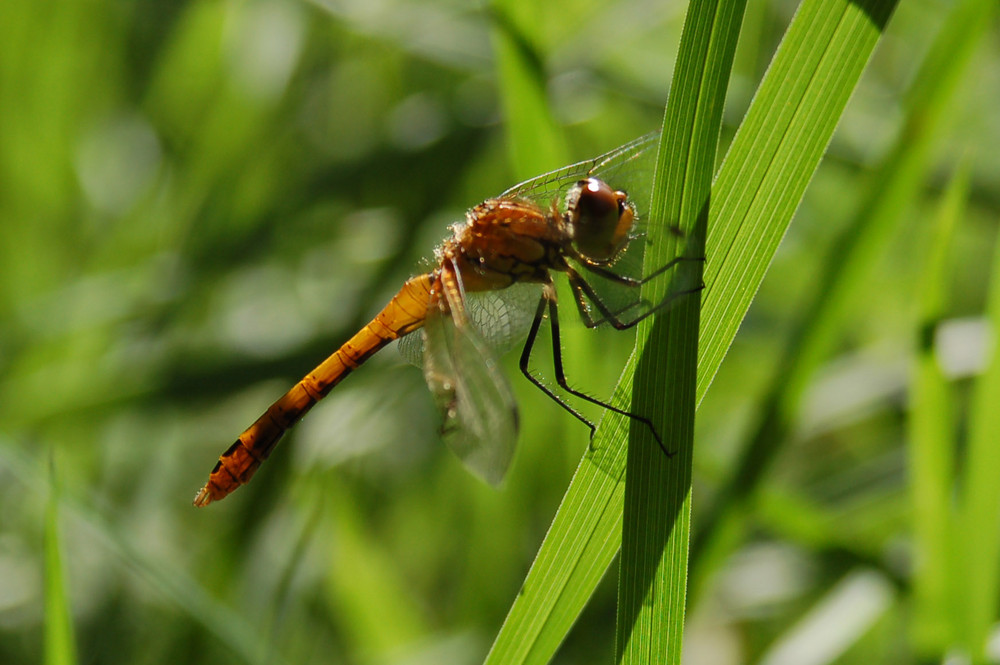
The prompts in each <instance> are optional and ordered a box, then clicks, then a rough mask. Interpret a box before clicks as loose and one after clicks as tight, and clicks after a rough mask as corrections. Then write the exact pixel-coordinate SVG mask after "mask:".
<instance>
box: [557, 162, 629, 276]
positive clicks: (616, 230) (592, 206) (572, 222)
mask: <svg viewBox="0 0 1000 665" xmlns="http://www.w3.org/2000/svg"><path fill="white" fill-rule="evenodd" d="M566 221H567V223H568V225H569V229H570V234H571V236H572V238H573V246H574V248H575V249H576V251H577V252H579V253H580V255H581V256H582V257H584V258H586V259H588V260H590V261H594V262H595V263H610V262H612V261H614V260H615V258H616V257H617V256H618V254H619V253H620V252H621V251H622V250H623V249H625V247H626V246H627V245H628V242H629V240H631V235H630V232H631V231H632V224H633V222H634V221H635V206H633V205H632V203H631V202H630V201H629V200H628V194H626V193H625V192H622V191H616V190H614V189H611V187H610V186H609V185H608V184H607V183H606V182H604V181H603V180H598V179H597V178H586V179H584V180H580V181H579V182H577V183H576V184H575V185H573V187H571V188H570V190H569V192H568V193H567V195H566Z"/></svg>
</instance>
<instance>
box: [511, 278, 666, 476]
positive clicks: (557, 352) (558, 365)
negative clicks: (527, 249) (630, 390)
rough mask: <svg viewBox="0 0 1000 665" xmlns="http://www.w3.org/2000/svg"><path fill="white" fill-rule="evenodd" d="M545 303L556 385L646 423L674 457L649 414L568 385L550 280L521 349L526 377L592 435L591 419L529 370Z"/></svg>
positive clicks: (521, 364)
mask: <svg viewBox="0 0 1000 665" xmlns="http://www.w3.org/2000/svg"><path fill="white" fill-rule="evenodd" d="M546 305H547V306H548V309H549V318H550V320H551V326H552V362H553V365H554V368H555V373H556V383H557V384H559V387H560V388H562V389H563V390H565V391H566V392H567V393H569V394H570V395H573V396H574V397H578V398H580V399H582V400H585V401H587V402H590V403H591V404H596V405H597V406H600V407H603V408H605V409H608V410H609V411H614V412H615V413H618V414H621V415H623V416H626V417H628V418H631V419H632V420H635V421H637V422H640V423H642V424H644V425H646V427H648V428H649V431H650V432H652V434H653V437H654V438H655V439H656V443H657V445H659V446H660V450H662V451H663V453H664V454H665V455H666V456H667V457H673V455H674V453H673V452H671V451H669V450H667V448H666V446H665V445H664V444H663V439H662V438H660V433H659V432H657V431H656V427H655V426H654V425H653V421H651V420H650V419H649V418H647V417H645V416H642V415H639V414H637V413H633V412H631V411H626V410H625V409H620V408H618V407H616V406H614V405H613V404H609V403H608V402H604V401H602V400H599V399H597V398H596V397H592V396H590V395H588V394H586V393H584V392H580V391H579V390H576V389H574V388H571V387H570V385H569V382H568V381H567V380H566V373H565V371H564V369H563V362H562V344H561V342H560V338H559V305H558V303H557V302H556V295H555V290H554V289H553V287H552V285H551V283H550V284H546V285H545V287H544V290H543V291H542V298H541V300H539V302H538V309H537V310H536V311H535V320H534V321H533V322H532V324H531V330H530V332H529V333H528V339H527V341H526V342H525V344H524V350H523V351H522V352H521V363H520V366H521V372H522V373H523V374H524V375H525V376H526V377H528V380H529V381H531V382H532V383H534V384H535V385H536V386H538V387H539V388H541V390H542V391H543V392H544V393H545V394H546V395H548V396H549V397H550V398H552V399H553V400H555V401H556V402H557V403H558V404H559V405H560V406H562V407H563V408H564V409H566V410H567V411H568V412H569V413H571V414H573V415H574V416H575V417H576V418H577V419H578V420H580V421H581V422H583V423H584V424H585V425H587V427H589V428H590V436H591V438H593V436H594V433H595V432H596V430H597V428H596V426H595V425H594V423H592V422H590V421H589V420H587V419H586V418H585V417H584V416H583V415H582V414H581V413H580V412H578V411H576V410H575V409H574V408H573V407H571V406H570V405H569V404H567V403H566V401H565V400H563V399H562V398H561V397H559V396H558V395H556V394H555V393H554V392H553V391H552V390H551V389H550V388H549V387H548V386H546V385H545V384H544V383H542V382H541V380H539V379H538V378H537V377H536V376H534V375H533V374H531V371H530V369H529V362H528V361H529V359H530V358H531V350H532V348H533V347H534V344H535V339H536V338H537V336H538V330H539V328H540V327H541V321H542V317H543V315H544V314H545V308H546Z"/></svg>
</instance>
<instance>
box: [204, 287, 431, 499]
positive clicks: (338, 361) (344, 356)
mask: <svg viewBox="0 0 1000 665" xmlns="http://www.w3.org/2000/svg"><path fill="white" fill-rule="evenodd" d="M434 280H435V277H434V275H433V274H432V273H427V274H424V275H418V276H417V277H413V278H411V279H410V280H408V281H407V282H406V283H405V284H403V288H401V289H400V290H399V293H397V294H396V295H395V296H393V298H392V300H390V301H389V304H387V305H386V306H385V307H384V308H383V309H382V311H381V312H379V313H378V315H377V316H376V317H375V318H374V319H372V320H371V321H370V322H369V323H368V325H366V326H365V327H364V328H362V329H361V330H360V331H358V332H357V334H355V335H354V336H353V337H352V338H351V339H349V340H348V341H347V342H345V343H344V344H343V346H341V347H340V348H339V349H337V350H336V351H335V352H334V353H333V354H332V355H331V356H330V357H329V358H327V359H326V360H324V361H323V362H322V363H320V365H319V366H318V367H316V369H314V370H313V371H311V372H309V374H307V375H306V376H305V377H303V378H302V380H301V381H299V382H298V383H296V384H295V385H294V386H292V388H291V389H290V390H289V391H288V392H286V393H285V394H284V395H282V396H281V397H280V398H278V400H277V401H275V402H274V404H272V405H271V406H269V407H268V409H267V411H265V412H264V413H263V414H262V415H261V416H260V418H258V419H257V420H256V421H255V422H254V424H252V425H250V427H248V428H247V429H246V430H245V431H244V432H243V433H242V434H240V437H239V438H238V439H236V441H235V442H234V443H233V445H231V446H230V447H229V449H228V450H226V452H224V453H223V454H222V456H221V457H219V461H218V462H217V463H216V464H215V468H214V469H212V473H211V474H210V475H209V478H208V482H207V483H205V486H204V487H202V488H201V491H200V492H198V494H197V496H196V497H195V499H194V504H195V505H196V506H207V505H208V504H209V503H211V502H213V501H218V500H219V499H222V498H223V497H225V496H226V495H228V494H229V493H230V492H232V491H233V490H235V489H236V488H237V487H239V486H240V485H243V484H245V483H247V482H248V481H249V480H250V478H251V477H252V476H253V474H254V472H255V471H257V467H259V466H260V465H261V462H263V461H264V460H266V459H267V457H268V456H269V455H270V454H271V451H272V450H273V449H274V446H275V445H277V443H278V441H279V440H280V439H281V437H282V435H283V434H284V433H285V432H286V431H288V429H289V428H291V427H292V426H293V425H295V423H297V422H298V421H299V420H300V419H301V418H302V417H303V416H304V415H305V414H306V413H308V412H309V409H311V408H312V407H313V405H314V404H315V403H316V402H318V401H319V400H321V399H323V397H325V396H326V395H327V394H328V393H329V392H330V391H331V390H332V389H333V387H334V386H336V385H337V384H338V383H340V382H341V381H342V380H343V379H344V377H346V376H347V375H348V374H350V373H351V371H353V370H355V369H357V368H358V367H359V366H361V364H362V363H364V362H365V361H366V360H368V359H369V358H370V357H372V356H373V355H374V354H375V353H376V352H377V351H379V349H381V348H382V347H384V346H385V345H386V344H388V343H389V342H391V341H392V340H394V339H397V338H399V337H402V336H403V335H407V334H409V333H411V332H413V331H415V330H417V329H419V328H420V327H421V326H423V324H424V320H425V318H426V316H427V307H428V305H429V303H430V299H431V289H432V285H433V283H434Z"/></svg>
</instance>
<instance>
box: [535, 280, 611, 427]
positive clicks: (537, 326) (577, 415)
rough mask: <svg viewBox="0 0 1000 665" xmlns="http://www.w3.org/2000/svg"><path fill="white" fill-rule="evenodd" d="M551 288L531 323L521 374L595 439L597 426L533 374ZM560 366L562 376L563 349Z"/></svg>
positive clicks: (542, 298)
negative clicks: (536, 342)
mask: <svg viewBox="0 0 1000 665" xmlns="http://www.w3.org/2000/svg"><path fill="white" fill-rule="evenodd" d="M551 288H552V287H551V284H546V285H545V290H544V291H543V292H542V297H541V298H540V299H539V300H538V308H537V309H536V310H535V318H534V320H533V321H532V322H531V329H530V330H529V331H528V338H527V339H526V340H525V342H524V349H523V350H522V351H521V360H520V362H519V365H520V368H521V373H522V374H524V376H525V377H526V378H527V379H528V381H531V382H532V383H533V384H535V386H536V387H537V388H538V389H539V390H541V391H542V392H543V393H545V394H546V395H548V396H549V398H550V399H551V400H552V401H554V402H555V403H556V404H558V405H559V406H561V407H562V408H563V409H565V410H566V411H567V412H568V413H570V414H571V415H572V416H573V417H574V418H576V419H577V420H579V421H580V422H582V423H583V424H584V425H586V426H587V427H589V428H590V437H591V438H593V437H594V432H595V431H596V430H597V426H596V425H594V423H592V422H590V421H589V420H587V418H586V417H585V416H584V415H583V414H582V413H580V412H579V411H577V410H576V409H574V408H573V407H572V406H570V405H569V404H568V403H567V402H566V400H564V399H563V398H562V397H560V396H559V395H557V394H556V393H555V392H553V390H552V389H551V388H549V387H548V386H547V385H545V384H544V383H543V382H542V380H541V379H539V378H538V377H537V376H535V375H534V374H532V373H531V367H530V360H531V351H532V349H534V348H535V340H536V339H537V338H538V330H539V329H540V328H541V326H542V319H543V318H544V317H545V309H546V307H548V306H549V302H550V300H549V294H548V292H549V291H550V290H551ZM552 302H553V304H555V303H554V301H552ZM554 343H555V345H556V346H558V342H554ZM558 366H559V369H558V370H557V372H558V373H559V374H560V375H561V374H562V367H561V349H560V364H559V365H558ZM564 380H565V377H564Z"/></svg>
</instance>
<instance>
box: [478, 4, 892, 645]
mask: <svg viewBox="0 0 1000 665" xmlns="http://www.w3.org/2000/svg"><path fill="white" fill-rule="evenodd" d="M894 7H895V3H894V2H890V1H888V0H881V1H878V0H871V1H869V2H865V3H848V2H845V1H843V0H839V1H838V0H808V1H807V2H805V3H803V5H802V7H801V8H800V10H799V12H798V14H797V15H796V18H795V20H794V21H793V22H792V25H791V26H790V27H789V30H788V33H787V35H786V37H785V39H784V41H783V42H782V45H781V47H780V48H779V50H778V53H777V54H776V56H775V59H774V61H773V63H772V66H771V68H770V69H769V71H768V74H767V76H766V77H765V80H764V82H763V83H762V84H761V87H760V89H759V90H758V93H757V95H756V97H755V99H754V102H753V103H752V104H751V108H750V110H749V111H748V113H747V118H746V120H745V121H744V123H743V125H742V126H741V128H740V131H739V132H738V133H737V136H736V137H735V138H734V140H733V143H732V145H731V147H730V150H729V153H728V156H727V158H726V160H725V162H724V164H723V166H722V169H721V171H720V174H719V176H718V177H717V178H716V182H715V184H714V186H713V189H712V209H711V210H710V212H709V216H710V219H709V229H710V230H711V234H710V235H709V236H708V241H707V242H708V244H707V248H706V253H705V255H706V257H708V262H707V264H706V266H705V270H706V278H705V281H706V284H707V288H706V291H705V293H704V296H703V298H704V300H703V306H702V312H701V322H700V331H701V332H700V336H699V363H698V391H697V399H698V401H700V400H701V399H702V398H703V397H704V394H705V392H706V391H707V389H708V385H709V384H710V383H711V378H712V377H713V376H714V375H715V373H716V371H717V370H718V366H719V364H720V363H721V361H722V358H723V356H724V355H725V351H726V349H728V347H729V345H730V344H731V342H732V339H733V336H734V335H735V333H736V329H737V328H738V327H739V323H740V321H741V320H742V318H743V315H744V314H745V312H746V309H747V307H749V304H750V299H751V297H752V295H753V293H755V292H756V290H757V287H758V286H759V284H760V281H761V280H762V279H763V275H764V272H765V270H766V267H767V265H768V264H769V263H770V260H771V257H772V256H773V254H774V251H775V249H776V248H777V244H778V241H779V240H780V238H781V237H782V235H783V234H784V232H785V229H786V228H787V226H788V224H789V222H790V221H791V217H792V214H793V213H794V211H795V208H796V206H797V205H798V202H799V200H800V199H801V197H802V194H803V191H804V190H805V186H806V185H807V184H808V181H809V179H810V178H811V176H812V174H813V172H814V171H815V169H816V167H817V166H818V164H819V160H820V158H821V156H822V153H823V150H824V148H825V147H826V145H827V143H828V141H829V139H830V136H831V135H832V133H833V129H834V127H835V126H836V124H837V120H838V119H839V118H840V115H841V113H842V112H843V109H844V106H845V104H846V102H847V99H848V97H849V96H850V94H851V91H852V90H853V89H854V86H855V85H856V84H857V81H858V78H859V77H860V75H861V72H862V70H863V69H864V66H865V63H866V62H867V61H868V58H869V57H870V55H871V53H872V50H873V49H874V47H875V44H876V43H877V42H878V39H879V37H880V35H881V33H882V30H883V28H884V26H885V23H886V21H887V20H888V17H889V15H890V14H891V12H892V9H893V8H894ZM712 257H714V258H712ZM634 368H635V364H634V360H632V361H630V362H629V364H628V365H627V366H626V368H625V370H624V372H623V378H622V381H621V383H620V384H619V388H618V390H616V391H615V397H614V400H613V401H614V403H616V404H618V405H620V406H625V407H628V405H629V404H628V400H627V399H626V397H627V396H628V395H629V394H630V392H631V391H630V386H631V380H632V375H633V371H634ZM625 431H626V425H625V423H623V422H622V420H621V419H620V418H617V417H612V416H610V415H608V416H606V417H605V418H604V420H603V421H602V423H601V427H600V428H599V429H598V432H597V435H596V436H595V438H594V442H593V445H592V447H591V450H590V451H589V452H588V454H587V455H586V456H585V458H584V460H583V461H582V462H581V464H580V467H579V468H578V470H577V473H576V475H575V476H574V478H573V480H572V482H571V484H570V487H569V489H568V490H567V492H566V495H565V496H564V498H563V502H562V505H560V507H559V510H558V512H557V513H556V516H555V519H554V521H553V524H552V526H551V528H550V530H549V533H548V535H547V536H546V539H545V542H544V543H543V544H542V547H541V549H540V551H539V553H538V557H537V558H536V560H535V563H534V565H533V566H532V569H531V570H530V571H529V573H528V576H527V578H526V580H525V583H524V586H523V587H522V590H521V593H520V594H519V595H518V597H517V599H516V600H515V602H514V604H513V606H512V607H511V610H510V612H509V613H508V616H507V619H506V621H505V623H504V626H503V628H502V629H501V631H500V634H499V635H498V636H497V640H496V642H495V643H494V646H493V649H492V651H491V652H490V655H489V657H488V658H487V662H489V663H523V662H547V661H548V660H549V659H550V658H551V656H552V654H553V653H554V652H555V649H556V648H557V647H558V644H559V642H560V641H561V640H562V639H563V637H564V636H565V634H566V632H567V631H568V630H569V628H570V626H571V625H572V622H573V621H574V620H575V619H576V617H577V615H578V614H579V612H580V611H581V609H582V607H583V604H584V603H585V602H586V600H587V599H588V598H589V597H590V595H591V593H593V589H594V587H595V586H596V585H597V582H598V581H600V579H601V576H602V575H603V573H604V571H605V569H606V568H607V566H608V565H609V564H610V562H611V560H612V558H613V557H614V554H615V552H616V551H617V549H618V547H617V539H618V537H619V535H620V531H619V530H620V529H621V514H622V509H623V508H622V506H623V500H624V487H623V483H622V482H621V481H622V479H623V473H624V466H625V463H624V461H625Z"/></svg>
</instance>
